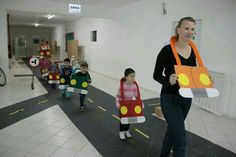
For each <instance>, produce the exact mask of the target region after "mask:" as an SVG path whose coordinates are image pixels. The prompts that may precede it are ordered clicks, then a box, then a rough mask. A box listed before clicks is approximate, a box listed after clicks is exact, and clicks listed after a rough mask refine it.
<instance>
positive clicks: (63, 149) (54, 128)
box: [0, 105, 100, 157]
mask: <svg viewBox="0 0 236 157" xmlns="http://www.w3.org/2000/svg"><path fill="white" fill-rule="evenodd" d="M0 156H1V157H49V156H50V157H65V156H66V157H83V156H88V157H89V156H90V157H99V156H100V154H99V152H98V151H97V150H96V149H95V148H94V147H93V145H92V144H91V143H90V142H89V141H88V140H87V138H86V137H85V136H84V135H83V134H82V133H81V132H80V131H79V130H78V129H77V128H76V127H75V126H74V124H73V123H72V122H71V121H70V119H69V118H68V117H67V116H66V115H65V114H64V112H63V111H62V110H61V108H60V107H59V106H58V105H55V106H53V107H51V108H49V109H47V110H44V111H42V112H40V113H38V114H35V115H33V116H31V117H29V118H27V119H24V120H22V121H19V122H17V123H15V124H13V125H11V126H9V127H7V128H4V129H2V130H0Z"/></svg>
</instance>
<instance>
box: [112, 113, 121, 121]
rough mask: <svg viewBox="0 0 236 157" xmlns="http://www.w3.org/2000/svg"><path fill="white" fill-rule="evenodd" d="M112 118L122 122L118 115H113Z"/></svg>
mask: <svg viewBox="0 0 236 157" xmlns="http://www.w3.org/2000/svg"><path fill="white" fill-rule="evenodd" d="M112 117H113V118H116V119H118V120H120V118H119V117H117V116H116V115H114V114H112Z"/></svg>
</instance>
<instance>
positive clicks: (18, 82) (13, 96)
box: [0, 62, 47, 108]
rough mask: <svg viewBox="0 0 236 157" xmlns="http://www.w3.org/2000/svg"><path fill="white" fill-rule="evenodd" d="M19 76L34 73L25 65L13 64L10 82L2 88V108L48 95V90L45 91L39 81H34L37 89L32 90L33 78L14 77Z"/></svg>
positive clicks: (0, 90) (0, 89)
mask: <svg viewBox="0 0 236 157" xmlns="http://www.w3.org/2000/svg"><path fill="white" fill-rule="evenodd" d="M19 74H20V75H22V74H32V72H31V71H30V69H29V68H28V67H27V66H26V65H25V64H22V63H17V62H14V63H13V64H12V68H11V69H10V74H9V81H8V82H7V84H6V85H5V86H4V87H1V88H0V98H1V101H0V108H3V107H6V106H9V105H12V104H15V103H17V102H21V101H24V100H26V99H30V98H34V97H36V96H40V95H43V94H46V93H47V90H45V88H44V87H43V86H42V85H41V83H40V82H39V81H38V80H37V79H34V86H35V89H34V90H32V89H31V81H32V77H14V75H19ZM22 91H24V92H22Z"/></svg>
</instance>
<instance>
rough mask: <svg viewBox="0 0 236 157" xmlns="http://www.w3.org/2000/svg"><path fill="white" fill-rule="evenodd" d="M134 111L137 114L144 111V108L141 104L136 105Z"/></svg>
mask: <svg viewBox="0 0 236 157" xmlns="http://www.w3.org/2000/svg"><path fill="white" fill-rule="evenodd" d="M134 111H135V113H136V114H140V113H141V112H142V109H141V107H140V106H135V108H134Z"/></svg>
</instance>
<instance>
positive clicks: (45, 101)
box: [38, 99, 48, 104]
mask: <svg viewBox="0 0 236 157" xmlns="http://www.w3.org/2000/svg"><path fill="white" fill-rule="evenodd" d="M46 102H48V99H47V100H44V101H41V102H39V103H38V104H43V103H46Z"/></svg>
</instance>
